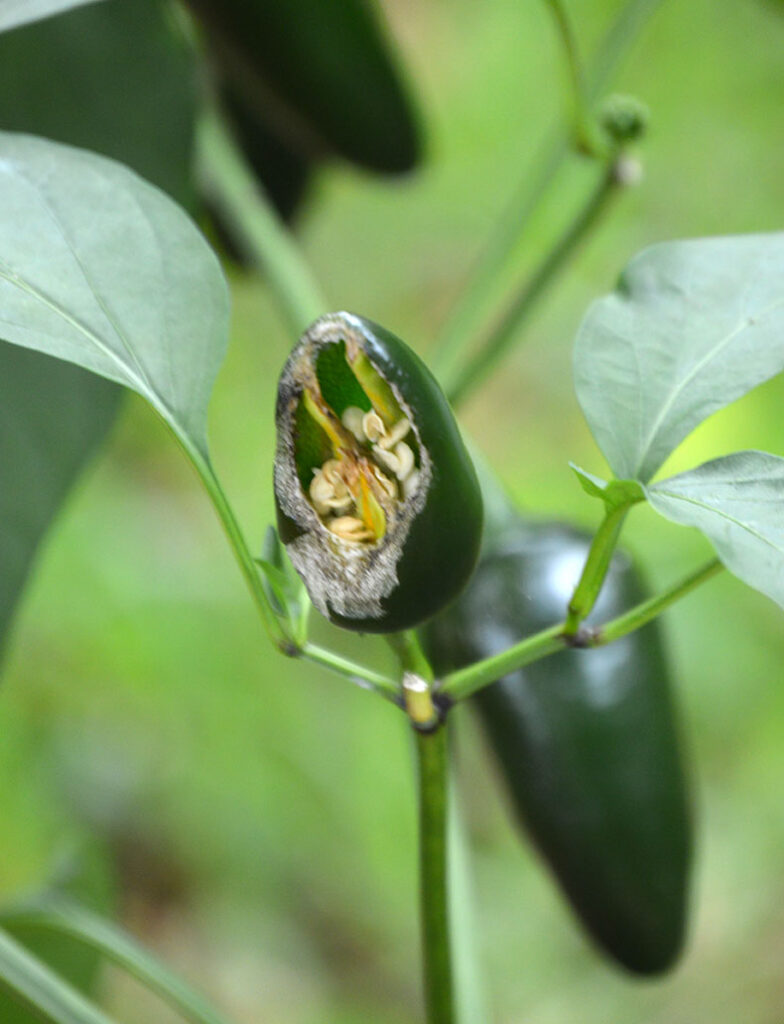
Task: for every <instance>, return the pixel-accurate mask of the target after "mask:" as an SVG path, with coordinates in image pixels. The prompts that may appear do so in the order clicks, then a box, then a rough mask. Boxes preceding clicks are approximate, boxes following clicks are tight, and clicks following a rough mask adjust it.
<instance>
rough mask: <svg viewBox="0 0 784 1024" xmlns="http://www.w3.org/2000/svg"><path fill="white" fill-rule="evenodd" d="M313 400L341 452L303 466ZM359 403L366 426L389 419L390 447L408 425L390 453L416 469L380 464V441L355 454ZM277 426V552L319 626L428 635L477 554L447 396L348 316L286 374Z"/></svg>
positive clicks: (475, 504) (396, 344)
mask: <svg viewBox="0 0 784 1024" xmlns="http://www.w3.org/2000/svg"><path fill="white" fill-rule="evenodd" d="M341 346H343V347H341ZM344 350H345V351H344ZM324 353H326V357H325V355H324ZM350 366H353V367H355V369H350V368H349V367H350ZM316 367H318V373H319V374H320V375H321V376H320V378H319V380H318V381H316V375H317V374H316V369H315V368H316ZM359 380H362V381H364V385H363V386H364V387H365V388H366V392H367V393H363V391H362V387H361V386H360V383H359V382H358V381H359ZM314 382H315V383H314ZM335 382H337V383H335ZM319 392H320V393H319ZM369 395H373V396H374V397H373V399H372V401H371V399H370V397H368V396H369ZM308 396H310V397H308ZM313 396H315V397H316V399H317V400H318V402H321V403H322V406H323V409H324V410H326V412H324V411H322V412H319V411H318V409H317V408H316V409H315V413H314V414H315V415H316V416H317V417H321V422H323V424H324V425H325V427H326V430H327V431H328V432H329V431H332V432H333V433H336V437H335V438H334V439H333V440H332V441H331V444H332V449H331V450H330V449H329V448H325V449H324V451H323V452H321V453H317V454H316V455H313V456H311V457H310V458H309V461H308V459H307V458H305V457H304V456H303V454H302V453H303V451H306V449H307V444H308V427H309V419H308V416H309V414H307V413H306V414H305V417H304V420H303V414H302V409H303V406H304V405H305V404H306V398H307V401H308V402H309V407H310V409H311V410H314V408H315V406H314V400H313ZM362 403H364V410H365V413H364V415H370V416H371V417H372V416H374V415H376V417H377V419H378V422H379V423H380V422H381V420H380V418H378V416H377V413H378V412H379V411H380V412H381V413H383V414H384V415H385V416H386V417H387V422H386V427H384V430H386V431H388V434H387V437H388V439H389V438H391V439H392V441H394V435H396V432H397V431H398V429H399V428H400V427H401V426H402V428H403V431H404V433H402V434H400V435H399V436H400V437H401V438H403V442H402V448H401V445H400V444H396V445H395V446H394V451H395V452H398V453H401V452H402V454H403V455H407V457H408V464H407V468H406V470H403V469H401V467H400V466H399V465H397V468H394V469H393V468H390V469H387V468H386V467H387V461H384V462H379V461H378V460H377V461H375V462H374V461H373V459H374V458H377V456H378V457H379V458H380V456H383V457H384V459H385V460H389V455H388V454H385V453H384V452H383V451H382V452H381V453H380V456H379V454H378V449H379V448H383V447H384V439H383V438H382V439H381V440H379V442H378V447H372V448H371V443H370V441H369V440H368V439H365V438H364V437H363V435H362V433H361V428H360V427H357V428H356V429H357V430H358V431H359V436H360V440H359V441H357V442H356V443H355V442H354V438H353V435H348V434H347V432H346V429H345V428H344V427H343V426H342V425H341V422H340V417H344V419H345V418H347V417H350V414H351V412H352V411H353V412H354V414H355V415H359V414H360V412H361V410H360V409H357V408H356V407H357V405H359V404H362ZM328 414H331V415H332V416H333V419H334V423H335V425H334V426H331V421H330V420H329V419H328ZM347 421H348V420H347V419H346V422H347ZM276 422H277V428H278V452H277V456H276V466H275V497H276V505H277V511H278V529H279V533H280V539H281V541H282V542H283V543H284V544H285V545H286V546H287V548H288V552H289V556H290V557H291V560H292V562H293V564H294V566H295V568H296V569H297V571H298V572H299V574H300V575H301V576H302V578H303V580H304V582H305V585H306V586H307V588H308V592H309V593H310V596H311V599H312V600H313V602H314V604H315V605H316V607H317V608H318V609H319V610H320V611H321V612H322V614H324V615H326V616H327V617H328V618H329V619H330V620H331V621H332V622H334V623H336V624H337V625H340V626H343V627H345V628H347V629H353V630H358V631H360V632H370V633H390V632H397V631H399V630H402V629H407V628H410V627H412V626H415V625H418V624H420V623H421V622H423V621H424V620H425V619H427V618H429V617H430V616H432V615H434V614H435V613H436V612H438V611H439V610H440V609H441V608H443V607H444V606H445V605H446V604H447V603H448V602H449V601H451V600H452V599H453V598H455V597H456V596H457V594H458V593H459V592H460V591H461V590H462V588H463V587H464V586H465V584H466V583H467V581H468V579H469V577H470V575H471V572H472V571H473V568H474V566H475V565H476V561H477V558H478V555H479V547H480V542H481V535H482V497H481V491H480V488H479V483H478V481H477V477H476V473H475V471H474V468H473V464H472V462H471V459H470V457H469V455H468V453H467V451H466V449H465V446H464V445H463V442H462V439H461V437H460V433H459V431H458V428H457V424H456V423H455V420H454V417H453V415H452V411H451V409H450V408H449V405H448V403H447V401H446V399H445V398H444V395H443V393H442V392H441V389H440V388H439V386H438V384H437V383H436V381H435V378H434V377H433V375H432V374H431V373H430V371H429V370H428V369H427V367H426V366H425V365H424V363H423V362H422V361H421V360H420V359H419V358H418V357H417V356H416V355H415V353H414V352H412V351H411V349H410V348H408V346H407V345H405V344H404V342H402V341H401V340H400V339H399V338H396V337H395V335H394V334H391V333H390V332H389V331H387V330H385V329H384V328H383V327H380V326H379V325H378V324H374V323H372V322H371V321H369V320H365V319H363V318H361V317H358V316H354V315H352V314H349V313H335V314H329V315H327V316H324V317H321V318H320V319H319V320H317V321H316V322H315V324H313V325H312V326H311V327H310V328H309V330H308V331H306V333H305V334H304V335H303V337H302V339H301V340H300V343H299V344H298V345H297V346H296V348H295V349H294V351H293V352H292V354H291V356H290V357H289V360H288V362H287V364H286V366H285V367H284V370H283V373H282V375H281V381H280V385H279V389H278V406H277V413H276ZM341 432H342V434H341ZM311 433H313V430H312V427H311ZM315 434H317V435H318V437H316V438H315V441H314V440H313V438H311V439H310V442H309V443H310V444H311V448H312V449H315V448H317V445H316V442H317V441H318V440H319V438H322V440H323V437H325V436H326V435H323V434H322V432H321V431H320V429H316V431H315ZM405 449H407V451H405ZM389 450H391V449H388V451H389ZM374 453H375V454H374ZM303 459H304V461H303ZM404 461H405V460H404ZM389 464H390V465H391V466H395V465H396V464H395V463H394V460H392V461H391V462H390V463H389ZM322 467H323V469H322ZM328 473H332V474H333V476H332V477H330V480H332V481H333V484H331V485H329V486H328V483H327V476H326V474H328ZM395 474H397V477H398V481H399V483H397V482H395V480H394V475H395ZM344 480H346V481H348V484H347V485H344ZM357 480H359V483H357ZM368 480H369V481H370V484H371V485H372V487H371V488H370V490H371V491H372V490H373V489H374V488H375V491H374V493H371V494H370V495H367V494H366V493H365V492H363V491H362V486H364V484H363V481H368ZM390 480H391V481H392V483H391V484H390ZM379 481H381V483H383V484H384V485H385V486H389V487H391V489H392V490H393V491H394V490H395V489H396V488H397V497H393V498H386V497H385V492H384V491H383V488H381V487H380V485H379ZM309 485H310V492H308V487H309ZM330 487H331V488H332V489H330ZM314 488H316V491H318V494H316V491H314ZM324 488H326V490H325V489H324ZM352 488H353V490H352ZM375 493H378V494H380V495H381V497H380V498H378V500H376V498H375V497H374V494H375ZM314 494H316V498H315V499H314ZM341 495H342V497H341ZM319 496H321V497H319ZM365 499H368V500H365ZM319 500H324V501H327V502H329V501H330V500H331V501H332V503H333V506H335V508H334V514H333V512H332V511H329V510H328V512H327V513H325V514H324V515H321V514H320V513H319V511H318V509H319V507H321V509H322V511H323V509H324V508H325V507H326V506H319V504H318V502H319ZM341 501H343V502H344V504H343V506H341V504H340V503H341ZM374 530H376V531H377V532H376V534H375V535H374V534H373V531H374ZM355 538H356V539H355Z"/></svg>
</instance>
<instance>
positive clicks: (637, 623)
mask: <svg viewBox="0 0 784 1024" xmlns="http://www.w3.org/2000/svg"><path fill="white" fill-rule="evenodd" d="M722 568H723V566H722V564H721V562H720V561H719V560H718V559H717V558H714V559H711V561H710V562H708V563H707V564H705V565H703V566H702V567H701V568H699V569H697V570H696V571H695V572H693V573H691V574H690V575H689V576H687V577H685V578H684V579H683V580H680V581H679V582H678V583H676V584H674V585H673V586H672V587H669V588H668V589H667V590H665V591H663V592H662V593H661V594H657V595H656V596H655V597H652V598H649V599H648V600H647V601H642V602H641V603H640V604H637V605H635V606H634V607H633V608H631V609H629V611H628V612H624V614H623V615H619V616H618V617H617V618H615V619H611V620H610V621H609V622H607V623H605V624H604V625H603V626H598V627H593V628H588V629H582V630H581V631H580V632H578V633H577V635H576V636H570V635H568V634H567V633H566V623H565V622H561V623H558V624H557V625H555V626H550V627H549V628H548V629H544V630H542V631H541V632H539V633H535V634H534V635H533V636H529V637H526V638H525V640H521V641H520V643H517V644H514V645H513V646H512V647H510V648H508V649H507V650H506V651H502V652H501V654H496V655H493V657H491V658H485V659H484V660H482V661H478V662H476V663H475V664H473V665H469V666H467V667H466V668H462V669H458V670H457V671H456V672H450V673H449V674H448V675H446V676H444V677H443V679H442V680H441V681H440V684H439V685H438V692H439V693H441V694H443V695H445V696H447V697H449V698H450V700H453V701H457V700H464V699H465V698H466V697H470V696H471V695H472V694H474V693H476V692H477V691H478V690H481V689H483V688H484V687H485V686H488V685H489V684H490V683H494V682H495V681H496V680H497V679H501V678H502V677H503V676H505V675H508V673H510V672H515V671H517V669H520V668H524V667H525V666H526V665H530V664H531V662H533V661H539V659H540V658H545V657H547V656H548V655H550V654H555V653H556V652H557V651H562V650H564V649H565V648H567V647H581V648H590V647H602V646H604V645H605V644H608V643H611V642H612V641H613V640H618V639H619V638H620V637H622V636H626V634H627V633H632V632H634V630H636V629H640V628H641V627H642V626H644V625H646V623H648V622H650V621H651V620H652V619H655V618H656V617H657V616H658V615H660V614H661V613H662V612H663V611H664V610H665V609H666V608H669V606H670V605H671V604H674V603H675V602H676V601H678V600H680V599H681V598H682V597H685V596H686V595H687V594H688V593H690V592H691V591H692V590H694V589H695V587H698V586H700V585H701V584H702V583H705V582H707V580H709V579H711V578H712V577H713V576H715V575H716V573H717V572H719V570H720V569H722Z"/></svg>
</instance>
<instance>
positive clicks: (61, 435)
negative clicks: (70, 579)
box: [0, 342, 120, 649]
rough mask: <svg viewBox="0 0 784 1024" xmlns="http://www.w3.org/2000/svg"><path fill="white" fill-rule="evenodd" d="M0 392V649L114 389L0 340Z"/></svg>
mask: <svg viewBox="0 0 784 1024" xmlns="http://www.w3.org/2000/svg"><path fill="white" fill-rule="evenodd" d="M0 395H1V396H2V401H0V649H2V646H3V638H4V635H5V633H6V631H7V629H8V626H9V623H10V621H11V616H12V614H13V611H14V607H15V604H16V601H17V599H18V597H19V594H20V592H21V589H22V587H23V585H24V582H25V579H26V578H27V575H28V573H29V571H30V566H31V561H32V558H33V555H34V553H35V551H36V548H37V546H38V544H39V542H40V540H41V538H42V536H43V535H44V533H45V532H46V530H47V528H48V527H49V525H50V523H51V521H52V519H53V518H54V516H55V514H56V513H57V511H58V509H59V507H60V505H61V503H62V501H63V499H64V497H65V495H66V494H67V492H68V490H69V488H70V486H71V484H72V483H73V480H74V478H75V477H76V476H77V474H78V473H79V472H80V471H81V470H82V468H83V466H84V465H85V463H86V462H87V461H88V460H89V458H90V457H91V455H92V454H93V452H94V451H95V449H96V447H97V445H98V443H99V442H100V440H101V438H102V437H103V435H104V434H105V432H106V431H107V430H108V428H109V426H110V425H111V422H112V420H113V418H114V413H115V410H116V408H117V404H118V399H119V398H120V392H119V391H118V389H117V388H114V387H112V386H111V385H110V384H108V383H107V382H106V381H104V380H100V379H99V378H97V377H94V376H93V375H92V374H89V373H85V372H84V371H83V370H79V369H78V368H77V367H75V366H69V365H68V364H66V363H61V362H60V361H59V360H53V359H48V358H46V357H45V356H42V355H39V354H38V353H37V352H26V351H24V350H23V349H18V348H15V347H14V346H11V345H6V344H4V343H2V342H0ZM55 411H56V414H55Z"/></svg>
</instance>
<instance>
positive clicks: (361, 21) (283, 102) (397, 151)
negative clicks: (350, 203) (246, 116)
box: [189, 0, 419, 173]
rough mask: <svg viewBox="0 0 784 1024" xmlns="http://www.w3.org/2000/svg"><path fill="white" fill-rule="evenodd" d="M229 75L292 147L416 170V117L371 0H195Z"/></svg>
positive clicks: (380, 167) (306, 153)
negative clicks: (328, 0)
mask: <svg viewBox="0 0 784 1024" xmlns="http://www.w3.org/2000/svg"><path fill="white" fill-rule="evenodd" d="M189 3H190V6H191V7H192V8H193V10H194V11H195V13H196V14H197V15H198V16H199V17H200V18H201V20H202V21H203V22H204V25H205V28H206V32H205V41H206V43H207V45H208V47H209V49H210V50H211V51H212V53H213V55H214V57H215V60H216V62H217V64H218V67H219V69H220V72H221V74H222V75H223V76H224V77H225V78H226V80H230V81H231V84H232V88H233V89H234V90H235V91H236V92H237V93H238V94H239V93H241V94H242V96H243V97H244V100H245V102H246V104H248V105H253V106H254V107H255V108H256V110H257V111H258V112H259V114H260V115H261V116H263V118H264V120H265V121H266V122H267V124H268V125H269V128H270V129H271V131H272V132H273V133H274V134H275V135H277V136H278V137H279V138H280V139H281V140H282V142H283V143H285V144H286V145H287V146H288V147H289V148H290V149H292V150H294V151H296V152H299V153H300V154H301V156H303V157H304V158H307V159H314V158H318V157H320V156H323V155H325V154H331V153H336V154H338V155H339V156H342V157H344V158H345V159H346V160H350V161H352V162H354V163H357V164H360V165H361V166H364V167H366V168H368V169H369V170H372V171H381V172H391V173H394V172H400V171H407V170H410V169H411V168H412V167H413V166H414V164H415V163H416V161H417V158H418V155H419V137H418V129H417V124H416V119H415V117H414V114H413V111H412V108H411V104H410V101H409V99H408V97H407V95H406V93H405V92H404V89H403V86H402V84H401V81H400V78H399V75H398V73H397V70H396V67H395V64H394V61H393V59H392V57H391V55H390V52H389V49H388V46H387V43H386V40H385V38H384V34H383V31H382V29H381V26H380V24H379V20H378V18H377V16H376V11H375V9H374V6H375V5H374V4H373V3H371V2H369V0H339V2H334V0H330V2H325V0H288V2H286V3H281V2H280V0H189Z"/></svg>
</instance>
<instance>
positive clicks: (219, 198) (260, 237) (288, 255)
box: [198, 111, 327, 337]
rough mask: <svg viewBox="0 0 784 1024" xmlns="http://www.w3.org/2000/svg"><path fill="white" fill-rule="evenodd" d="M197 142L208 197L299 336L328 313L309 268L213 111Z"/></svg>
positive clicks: (201, 127)
mask: <svg viewBox="0 0 784 1024" xmlns="http://www.w3.org/2000/svg"><path fill="white" fill-rule="evenodd" d="M198 144H199V167H200V173H201V175H202V178H203V179H204V186H205V188H206V190H207V191H208V194H209V195H210V196H211V198H212V200H213V202H214V203H215V204H216V206H217V207H218V209H219V210H220V212H221V213H222V214H223V216H224V217H226V219H227V220H228V222H229V223H230V224H232V225H233V226H234V227H235V228H236V229H237V230H238V232H240V233H241V234H242V236H243V238H244V239H245V242H246V244H247V246H248V249H249V251H250V252H251V253H252V254H253V256H254V257H255V259H256V261H257V262H258V263H259V264H260V265H261V266H262V267H263V268H264V272H265V274H266V275H267V277H268V278H269V283H270V287H271V289H272V291H273V293H274V295H275V297H276V299H277V300H278V302H279V303H280V305H281V308H282V310H283V313H284V315H285V318H286V321H287V323H288V326H289V328H290V329H291V331H292V332H293V334H294V336H295V337H299V335H300V334H301V333H302V332H303V331H304V329H305V328H306V327H307V326H308V324H310V323H311V322H312V321H313V320H315V319H316V317H318V316H321V314H322V313H325V312H326V311H327V304H326V302H325V300H324V298H323V296H322V294H321V291H320V290H319V287H318V285H317V284H316V281H315V279H314V277H313V275H312V273H311V271H310V268H309V267H308V265H307V264H306V263H305V261H304V260H303V258H302V256H301V254H300V250H299V247H298V246H297V244H296V243H295V242H294V240H293V239H292V237H291V235H290V233H289V231H288V229H287V228H286V226H285V225H284V224H283V222H282V221H281V219H280V217H279V216H278V215H277V213H276V212H275V210H274V209H273V208H272V206H271V205H270V203H269V202H268V200H267V197H266V196H265V195H264V193H263V191H262V189H261V187H260V185H259V184H258V182H257V181H256V178H255V177H254V175H253V173H252V172H251V171H250V170H249V168H248V166H247V164H246V163H245V160H244V158H243V157H242V155H241V153H240V152H239V150H238V148H237V146H236V145H235V143H234V141H233V139H232V137H231V134H230V133H229V131H228V129H227V128H226V126H225V125H224V124H223V122H222V121H221V119H220V117H219V116H218V115H217V114H216V113H215V112H214V111H211V112H210V113H208V114H206V115H205V117H204V118H203V120H202V122H201V124H200V126H199V136H198Z"/></svg>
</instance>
